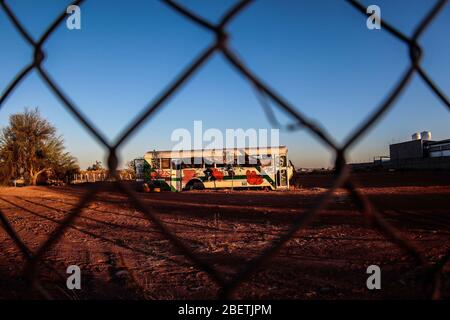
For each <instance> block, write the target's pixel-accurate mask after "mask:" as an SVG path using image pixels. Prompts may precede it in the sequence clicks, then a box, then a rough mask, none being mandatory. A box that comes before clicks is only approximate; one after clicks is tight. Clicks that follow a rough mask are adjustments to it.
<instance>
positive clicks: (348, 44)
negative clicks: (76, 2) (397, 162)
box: [0, 0, 450, 167]
mask: <svg viewBox="0 0 450 320" xmlns="http://www.w3.org/2000/svg"><path fill="white" fill-rule="evenodd" d="M7 2H8V3H9V5H10V6H11V8H12V9H13V10H14V11H15V12H16V14H17V16H18V17H19V19H20V20H21V21H23V22H24V24H25V26H26V27H27V29H28V30H29V31H30V32H31V33H32V35H33V36H34V37H36V38H37V37H39V35H40V34H41V33H42V32H43V30H44V29H45V28H46V27H47V26H48V24H49V23H50V21H52V20H53V18H54V17H55V16H56V15H58V14H59V12H61V10H65V8H66V7H67V5H68V4H69V2H68V1H55V0H46V1H32V0H28V1H25V0H14V1H11V0H10V1H7ZM183 3H184V4H185V5H186V6H188V7H189V8H192V9H193V10H195V11H196V12H197V13H198V14H200V15H202V16H204V17H205V18H207V19H209V20H210V21H213V22H216V21H218V19H219V18H220V16H221V14H222V13H223V12H224V11H225V10H226V9H227V8H229V7H230V6H231V5H232V4H233V3H234V1H224V0H217V1H210V0H202V1H200V0H197V1H194V0H192V1H183ZM364 3H365V4H366V5H369V4H377V5H379V6H380V7H381V10H382V18H384V19H387V20H388V21H390V22H391V23H392V24H393V25H395V26H398V28H400V29H401V30H402V31H404V32H406V33H407V34H411V32H412V30H413V29H414V27H415V26H416V24H417V22H418V21H419V20H420V19H421V18H422V17H423V16H424V15H425V13H426V12H427V10H429V9H430V7H431V6H432V4H433V1H424V0H414V1H412V0H408V1H406V0H396V1H392V0H391V1H387V0H386V1H371V2H368V1H365V2H364ZM81 14H82V29H81V30H74V31H69V30H68V29H67V28H66V27H65V23H63V24H61V26H60V27H59V28H58V29H57V31H56V32H55V33H54V34H53V36H52V37H51V38H50V39H49V41H48V42H47V43H46V45H45V48H44V49H45V51H46V52H47V59H46V61H45V67H46V69H47V70H48V71H49V73H50V74H51V75H52V77H53V78H55V79H56V80H57V82H58V83H59V84H60V86H61V87H62V88H63V89H64V91H65V92H66V93H67V94H68V95H69V97H70V98H71V99H72V100H73V101H75V102H76V104H77V105H78V106H79V107H80V108H81V109H82V111H83V112H84V113H85V114H86V115H87V116H88V117H89V118H90V119H91V120H92V121H94V122H95V123H96V124H97V125H98V127H99V128H100V129H101V130H103V132H104V133H105V135H107V136H108V137H110V138H111V140H113V138H114V137H115V136H116V135H117V134H118V132H120V130H121V129H122V128H124V127H125V125H126V124H127V121H128V120H129V119H131V118H132V117H133V116H134V115H135V114H137V113H138V112H139V111H140V110H141V109H142V108H143V107H144V106H145V105H146V104H147V103H148V102H149V101H150V100H151V99H152V98H153V97H155V95H157V94H158V93H159V92H160V91H161V90H162V89H163V88H164V87H165V86H166V85H167V84H168V83H169V82H170V81H171V80H172V79H173V78H174V77H175V76H176V75H177V74H178V73H179V72H180V71H181V70H182V69H183V67H184V66H186V65H187V64H188V63H189V62H190V61H191V60H193V59H194V57H196V55H198V54H199V53H200V52H201V51H202V50H203V48H205V47H206V46H207V45H208V44H209V43H210V42H211V41H212V40H213V37H212V35H211V34H209V33H208V32H207V31H205V30H203V29H201V28H200V27H197V26H196V25H194V24H193V23H191V22H189V21H188V20H186V19H184V18H183V17H181V16H180V15H178V14H176V13H174V12H173V11H172V10H171V9H169V8H168V7H167V6H165V5H164V4H162V3H160V2H159V1H126V2H117V3H116V2H115V1H106V0H87V1H86V2H85V3H84V4H83V5H82V7H81ZM229 31H230V34H231V39H230V43H231V46H232V47H233V48H234V49H235V50H236V51H237V52H238V54H239V56H240V57H241V58H242V59H243V60H244V61H245V62H246V63H247V64H248V66H249V67H250V68H251V69H252V70H254V72H255V73H256V74H258V75H259V76H260V77H261V78H263V79H265V81H266V82H268V83H269V84H270V85H271V86H272V87H274V88H275V89H276V90H277V91H279V92H281V93H282V95H283V96H284V97H285V98H286V99H288V100H289V101H290V102H291V103H293V104H294V105H295V106H296V107H297V108H298V109H299V110H301V111H302V112H303V113H305V114H307V115H309V117H310V118H312V119H315V120H317V121H318V122H320V123H321V124H322V125H323V126H324V127H325V128H326V129H327V130H328V131H329V132H330V133H331V134H332V135H333V136H334V137H335V139H336V140H337V141H343V140H344V139H345V137H346V136H347V135H348V134H349V133H350V132H351V130H352V128H354V126H355V125H356V124H357V123H358V122H359V121H360V120H362V119H364V118H365V116H366V115H367V114H368V113H369V112H370V110H371V109H372V108H373V107H375V106H376V105H378V103H379V102H380V101H381V100H382V99H383V98H384V97H385V94H386V93H387V92H388V90H389V89H390V88H391V87H392V86H393V84H394V83H395V82H396V81H397V80H398V79H399V76H400V75H401V73H402V72H403V71H404V70H405V69H406V68H407V66H408V63H409V62H408V51H407V48H406V46H405V45H403V44H402V43H400V42H399V41H397V40H396V39H395V38H393V37H392V36H390V35H389V34H388V33H387V32H386V31H382V30H381V31H370V30H368V29H367V28H366V22H365V18H364V17H363V16H362V15H361V14H360V13H359V12H357V11H356V10H355V9H354V8H353V7H351V6H350V5H349V4H347V3H346V2H344V1H338V0H329V1H312V0H308V1H300V0H290V1H288V0H284V1H275V0H261V1H256V2H255V3H254V4H252V5H251V6H250V7H249V8H248V9H247V10H245V12H243V13H242V14H240V15H239V16H238V17H237V18H236V19H235V20H233V22H232V23H231V24H230V26H229ZM449 33H450V5H447V7H446V8H445V9H444V11H443V12H442V13H441V14H440V15H439V16H438V17H437V19H436V20H435V21H434V23H433V24H432V25H431V26H430V27H429V29H428V30H427V31H426V32H425V33H424V35H423V37H422V39H421V43H422V45H423V48H424V49H425V56H424V60H423V66H424V67H425V69H426V70H427V71H428V73H429V74H430V75H431V77H432V78H433V79H434V80H435V81H436V82H437V83H439V84H440V86H441V88H442V89H443V91H444V92H446V94H447V95H450V81H449V80H450V58H449V57H450V37H449ZM0 39H1V42H0V43H1V46H2V48H1V50H0V70H1V72H0V90H1V91H3V90H4V88H5V87H6V86H7V84H8V83H9V82H10V80H11V79H12V78H13V77H14V75H15V74H16V72H17V71H18V70H20V69H21V68H22V67H23V66H25V65H26V64H27V63H28V62H29V61H30V59H31V57H32V50H31V49H30V48H29V47H28V45H27V44H26V42H25V41H24V40H23V39H22V38H21V37H20V36H19V34H18V33H17V31H15V29H14V28H13V26H12V25H11V23H10V21H9V20H8V19H7V17H6V15H5V14H4V13H3V12H0ZM35 106H37V107H39V108H40V110H41V112H42V114H43V115H44V116H45V117H46V118H48V119H49V120H50V121H51V122H52V123H54V124H55V126H56V127H57V129H58V132H59V133H60V134H62V135H63V136H64V139H65V141H66V146H67V149H68V150H69V151H70V152H71V153H73V154H74V155H75V156H76V157H77V158H78V159H79V161H80V164H81V166H82V167H86V166H87V165H89V164H90V163H92V162H93V161H94V160H97V159H100V160H103V159H104V158H103V157H104V150H102V149H101V148H100V147H99V145H98V144H97V143H96V142H95V140H94V139H92V138H91V137H90V136H89V135H88V134H87V133H86V132H85V131H84V129H83V128H82V127H81V125H80V124H78V123H77V121H76V120H75V119H74V118H73V117H72V116H71V115H70V114H69V113H68V112H67V111H66V110H65V109H64V108H63V107H62V105H61V104H60V103H59V102H58V100H57V99H56V98H55V97H54V96H53V95H52V93H51V92H50V91H49V89H48V88H47V87H46V86H45V85H44V84H43V82H42V81H41V80H40V78H39V77H38V75H37V74H36V73H32V74H31V75H30V76H28V77H27V78H26V79H25V81H24V82H23V83H22V84H21V85H20V87H19V88H18V89H17V90H16V91H15V92H14V94H13V95H12V96H10V98H9V99H8V100H7V101H6V103H5V104H4V105H3V107H2V109H1V110H0V127H1V126H4V125H6V124H7V121H8V116H9V115H10V114H12V113H16V112H19V111H22V110H23V109H24V107H35ZM277 114H278V115H279V117H280V120H281V121H283V122H287V121H288V119H287V118H286V117H284V115H283V114H280V113H279V112H277ZM194 120H203V125H204V127H206V128H219V129H225V128H244V129H247V128H270V127H271V126H270V123H269V121H268V120H267V119H266V117H265V115H264V113H263V112H262V109H261V107H260V105H259V103H258V100H257V99H256V97H255V95H254V92H253V90H252V89H251V87H250V86H249V85H248V84H247V83H246V82H245V81H244V80H243V79H242V78H241V77H240V76H239V75H238V74H236V72H235V71H234V69H232V68H230V66H229V65H228V64H227V63H226V61H225V60H224V59H223V58H222V57H221V56H220V55H216V56H215V57H214V58H213V59H211V60H210V61H209V62H208V63H207V64H206V65H205V67H204V68H202V69H201V70H200V71H199V72H198V73H196V74H195V76H194V77H193V78H192V80H191V81H190V82H189V83H188V84H187V85H186V86H184V87H183V88H182V90H181V91H179V92H178V93H177V94H176V96H174V97H173V98H172V99H170V100H169V101H168V103H167V105H166V106H165V107H164V109H162V110H161V111H160V112H158V113H157V114H156V116H155V117H154V118H153V119H151V120H150V121H149V122H147V123H146V124H145V126H144V127H143V128H142V129H141V130H140V131H139V132H138V133H137V134H136V135H134V136H133V137H132V138H131V139H130V140H129V141H128V143H127V145H126V146H125V147H124V148H123V149H122V150H121V156H122V158H123V159H122V160H130V159H133V158H135V157H138V156H142V155H143V154H144V152H145V151H147V150H150V149H168V148H169V149H170V148H171V147H172V146H173V143H171V142H170V134H171V132H172V131H173V130H174V129H176V128H187V129H190V130H192V127H193V121H194ZM449 120H450V113H449V112H448V110H447V109H445V108H444V106H443V105H442V104H441V103H440V101H439V100H437V98H436V97H435V96H434V95H433V94H432V93H431V92H430V91H429V90H428V88H427V87H426V86H425V85H424V84H423V83H422V81H421V80H420V79H419V78H418V77H417V76H415V77H414V80H413V81H412V82H411V84H410V85H409V87H408V89H407V90H406V91H405V92H404V94H403V95H402V96H401V98H400V99H399V100H398V103H397V104H396V106H395V108H394V109H393V110H392V111H391V112H390V113H389V114H388V115H387V116H386V117H385V118H384V119H383V121H382V122H381V123H379V124H378V125H377V126H376V127H375V128H374V129H373V130H371V131H370V133H369V134H368V135H366V136H365V137H364V138H363V139H362V140H360V141H359V142H358V144H356V145H355V146H354V147H353V148H352V150H351V153H350V156H351V160H352V161H367V160H371V159H372V157H373V156H375V155H386V154H388V145H389V143H392V142H399V141H403V140H406V139H409V138H410V135H411V134H412V133H413V132H415V131H422V130H430V131H432V133H433V137H434V138H435V139H444V138H450V125H449V123H450V121H449ZM281 143H282V144H285V145H287V146H288V147H289V149H290V157H291V159H292V160H293V161H294V163H295V164H296V165H297V166H300V167H323V166H325V167H326V166H329V165H330V163H331V160H332V157H331V154H330V152H328V150H327V149H326V148H325V147H324V146H323V145H322V144H321V143H319V142H318V141H317V140H315V139H314V138H313V137H311V136H310V135H309V134H308V133H307V132H305V131H297V132H282V133H281Z"/></svg>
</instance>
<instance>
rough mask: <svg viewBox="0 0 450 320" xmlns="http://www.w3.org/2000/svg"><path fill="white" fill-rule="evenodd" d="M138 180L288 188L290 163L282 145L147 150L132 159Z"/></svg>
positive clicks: (198, 186)
mask: <svg viewBox="0 0 450 320" xmlns="http://www.w3.org/2000/svg"><path fill="white" fill-rule="evenodd" d="M135 168H136V176H137V179H138V181H141V182H143V181H145V182H151V183H153V184H157V185H159V186H161V187H163V188H165V189H167V190H169V189H170V190H172V191H182V190H193V189H195V190H202V189H219V188H264V189H271V190H276V189H288V188H289V179H290V178H291V177H292V174H293V166H292V164H291V162H290V161H289V159H288V150H287V148H286V147H285V146H278V147H267V148H235V149H219V150H217V149H214V150H213V149H203V150H187V151H186V150H180V151H151V152H147V153H146V154H145V155H144V158H141V159H136V160H135Z"/></svg>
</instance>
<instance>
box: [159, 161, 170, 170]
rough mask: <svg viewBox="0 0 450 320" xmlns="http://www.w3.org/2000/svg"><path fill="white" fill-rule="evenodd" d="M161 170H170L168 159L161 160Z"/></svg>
mask: <svg viewBox="0 0 450 320" xmlns="http://www.w3.org/2000/svg"><path fill="white" fill-rule="evenodd" d="M161 169H170V159H169V158H164V159H161Z"/></svg>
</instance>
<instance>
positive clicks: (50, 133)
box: [0, 108, 79, 185]
mask: <svg viewBox="0 0 450 320" xmlns="http://www.w3.org/2000/svg"><path fill="white" fill-rule="evenodd" d="M0 164H1V169H0V179H1V180H2V181H3V182H9V181H10V180H11V179H17V178H20V177H24V179H25V181H26V183H27V184H32V185H36V183H37V179H38V177H39V175H40V174H42V173H44V172H46V173H47V175H49V176H54V177H56V178H59V179H62V178H64V177H65V176H67V175H68V174H71V173H74V172H76V171H78V170H79V167H78V165H77V160H76V159H75V158H74V157H73V156H72V155H70V154H69V153H68V152H66V151H65V148H64V141H63V139H62V137H61V136H58V135H57V134H56V129H55V127H54V126H53V125H52V124H51V123H50V122H49V121H47V120H46V119H44V118H42V117H41V115H40V112H39V110H38V109H37V108H35V109H32V110H30V109H25V111H24V112H23V113H17V114H13V115H11V116H10V117H9V125H8V126H7V127H5V128H3V129H2V130H1V132H0Z"/></svg>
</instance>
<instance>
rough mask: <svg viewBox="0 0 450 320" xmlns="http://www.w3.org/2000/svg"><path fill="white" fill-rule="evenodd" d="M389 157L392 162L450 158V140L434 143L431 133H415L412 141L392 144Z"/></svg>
mask: <svg viewBox="0 0 450 320" xmlns="http://www.w3.org/2000/svg"><path fill="white" fill-rule="evenodd" d="M389 156H390V159H391V161H396V160H404V159H422V158H438V157H449V156H450V139H446V140H441V141H433V140H432V137H431V132H429V131H423V132H420V133H414V134H413V135H412V139H411V141H405V142H401V143H395V144H391V145H390V146H389Z"/></svg>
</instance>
